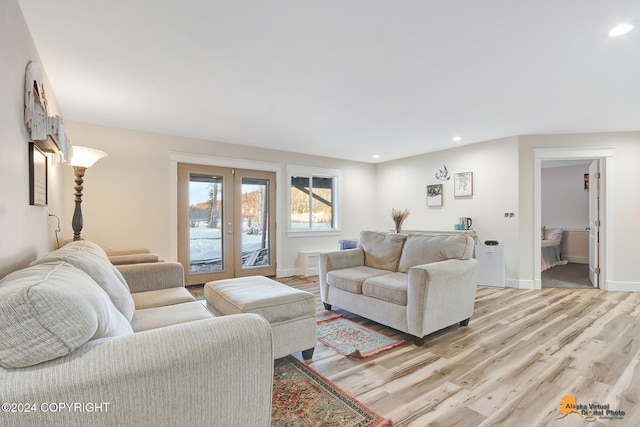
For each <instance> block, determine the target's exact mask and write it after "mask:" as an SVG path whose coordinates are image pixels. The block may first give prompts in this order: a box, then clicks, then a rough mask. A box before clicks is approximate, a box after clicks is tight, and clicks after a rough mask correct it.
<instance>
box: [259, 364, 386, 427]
mask: <svg viewBox="0 0 640 427" xmlns="http://www.w3.org/2000/svg"><path fill="white" fill-rule="evenodd" d="M271 425H272V426H273V427H285V426H286V427H307V426H309V427H311V426H313V427H338V426H339V427H388V426H391V425H392V423H391V420H389V419H385V418H382V417H381V416H380V415H378V414H376V413H375V412H373V411H372V410H371V409H369V408H367V407H366V406H364V405H363V404H362V403H360V402H359V401H357V400H356V399H355V398H354V397H352V396H350V395H349V394H347V393H346V392H344V391H343V390H341V389H340V388H338V386H336V385H335V384H333V383H332V382H331V381H329V380H328V379H326V378H325V377H324V376H322V375H321V374H319V373H318V372H316V371H315V370H314V369H312V368H310V367H309V366H307V365H305V364H304V363H303V362H301V361H299V360H298V359H296V358H295V357H293V356H287V357H284V358H282V359H277V360H275V362H274V377H273V400H272V406H271Z"/></svg>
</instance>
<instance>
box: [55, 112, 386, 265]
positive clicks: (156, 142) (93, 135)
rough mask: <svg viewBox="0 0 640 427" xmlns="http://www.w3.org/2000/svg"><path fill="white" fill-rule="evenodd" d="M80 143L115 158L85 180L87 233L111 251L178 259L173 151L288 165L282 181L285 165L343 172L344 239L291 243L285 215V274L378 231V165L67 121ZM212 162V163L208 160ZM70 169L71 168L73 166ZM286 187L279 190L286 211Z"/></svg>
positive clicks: (69, 201) (281, 229)
mask: <svg viewBox="0 0 640 427" xmlns="http://www.w3.org/2000/svg"><path fill="white" fill-rule="evenodd" d="M65 128H66V130H67V133H68V134H69V136H70V137H71V138H72V140H73V142H74V144H76V145H83V146H87V147H93V148H97V149H100V150H103V151H105V152H107V153H108V155H109V156H108V157H107V158H105V159H102V160H100V161H98V162H97V163H96V164H95V165H94V166H92V167H91V168H89V169H88V170H87V172H86V174H85V181H84V196H83V202H82V212H83V216H84V229H83V232H82V235H83V237H84V238H85V239H87V240H93V241H95V242H96V243H98V244H100V245H102V246H103V247H105V248H110V247H112V248H115V249H123V248H127V247H148V248H149V249H150V250H151V251H152V252H154V253H157V254H158V255H159V256H160V257H162V258H163V259H167V260H169V259H173V255H172V254H173V253H175V248H172V247H171V244H172V243H171V242H172V241H173V240H175V239H174V238H173V236H172V235H171V230H172V229H173V228H174V227H175V224H174V225H173V226H172V224H171V218H172V210H173V209H175V206H172V204H171V194H170V188H171V180H172V179H175V178H174V177H172V176H171V170H170V157H171V153H172V152H182V153H191V154H195V155H201V156H207V157H211V156H215V157H221V158H225V159H231V160H233V159H238V160H242V161H254V162H266V163H270V164H279V165H281V170H280V177H283V179H286V164H287V163H289V164H296V165H304V166H314V167H322V168H330V169H340V170H341V172H342V176H341V181H340V192H341V197H340V202H341V203H340V211H341V214H342V215H341V216H342V222H341V227H342V233H340V234H336V235H331V236H322V237H288V236H287V233H286V216H280V218H281V220H280V222H279V223H278V231H277V235H278V242H277V243H278V247H277V262H278V275H291V274H298V273H300V270H299V269H300V267H301V263H300V260H299V259H298V255H299V252H300V251H301V250H329V249H338V240H340V239H342V238H351V237H354V236H356V237H357V236H358V233H359V231H360V230H361V229H362V228H371V227H373V224H374V221H373V219H372V216H371V212H372V211H373V210H374V207H375V204H374V199H375V197H376V191H375V188H374V181H375V166H373V165H370V164H365V163H357V162H348V161H342V160H336V159H331V158H322V157H314V156H306V155H300V154H295V153H285V152H281V151H275V150H268V149H260V148H250V147H245V146H238V145H231V144H224V143H220V142H214V141H203V140H197V139H191V138H182V137H174V136H168V135H160V134H154V133H149V132H139V131H131V130H126V129H117V128H111V127H104V126H99V125H93V124H86V123H77V122H66V123H65ZM207 161H208V159H207ZM69 169H70V168H69ZM72 175H73V174H72V171H71V170H69V171H67V177H66V180H67V184H66V185H67V186H69V188H70V190H69V192H67V193H66V194H65V197H66V201H65V206H66V207H67V209H66V211H65V214H64V217H65V219H64V224H63V226H64V232H65V235H66V236H67V237H70V236H71V235H72V231H71V226H70V224H71V216H72V213H73V212H72V210H73V191H72V189H73V176H72ZM288 190H289V187H288V186H287V185H286V182H280V183H279V187H278V189H277V191H278V192H279V193H280V200H281V204H280V205H279V206H278V210H279V212H280V214H281V215H285V213H286V205H285V203H286V192H287V191H288Z"/></svg>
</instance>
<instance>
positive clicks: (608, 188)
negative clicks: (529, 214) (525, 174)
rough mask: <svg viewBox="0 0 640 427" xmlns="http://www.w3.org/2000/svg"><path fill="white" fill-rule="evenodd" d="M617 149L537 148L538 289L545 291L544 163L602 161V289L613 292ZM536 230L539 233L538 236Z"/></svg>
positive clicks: (535, 257) (535, 275)
mask: <svg viewBox="0 0 640 427" xmlns="http://www.w3.org/2000/svg"><path fill="white" fill-rule="evenodd" d="M614 151H615V148H613V147H602V148H594V147H589V148H581V147H573V148H571V147H569V148H535V149H533V161H534V167H533V175H534V177H533V198H534V202H533V210H534V212H533V214H534V225H533V226H534V238H533V242H534V243H533V246H534V247H533V262H534V265H533V278H534V284H533V288H534V289H542V279H541V273H542V272H541V268H540V263H541V254H540V245H541V236H540V230H542V218H541V217H542V191H541V186H542V180H541V179H542V161H543V160H589V159H601V160H602V164H603V170H602V171H600V173H601V177H602V181H601V182H602V184H603V185H602V187H601V193H600V197H601V204H600V206H601V212H600V220H601V228H600V245H599V255H600V266H601V270H600V289H602V290H605V291H606V290H609V283H611V281H612V277H613V262H612V260H613V259H614V254H613V248H614V245H613V236H614V233H613V224H612V221H610V215H609V212H613V191H612V183H613V155H614ZM536 230H538V231H537V232H536Z"/></svg>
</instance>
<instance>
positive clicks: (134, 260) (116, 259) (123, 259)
mask: <svg viewBox="0 0 640 427" xmlns="http://www.w3.org/2000/svg"><path fill="white" fill-rule="evenodd" d="M109 261H110V262H111V264H113V265H126V264H142V263H145V262H159V261H160V260H159V259H158V255H155V254H125V255H110V256H109Z"/></svg>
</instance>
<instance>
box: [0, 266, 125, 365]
mask: <svg viewBox="0 0 640 427" xmlns="http://www.w3.org/2000/svg"><path fill="white" fill-rule="evenodd" d="M132 333H133V330H132V329H131V324H130V323H129V322H128V321H127V319H126V318H125V317H124V316H123V315H122V313H120V312H119V311H118V310H117V309H116V308H115V307H114V305H113V304H112V303H111V300H110V299H109V297H108V295H107V294H106V293H105V291H104V290H103V289H102V288H101V287H100V286H98V285H97V284H96V282H95V281H94V280H93V279H92V278H91V277H89V276H88V275H87V274H86V273H84V272H83V271H81V270H79V269H77V268H75V267H73V266H72V265H71V264H68V263H65V262H56V263H46V264H38V265H35V266H32V267H28V268H25V269H23V270H18V271H15V272H13V273H11V274H9V275H8V276H6V277H5V278H4V279H2V281H0V366H2V367H3V368H21V367H25V366H31V365H35V364H38V363H42V362H46V361H48V360H52V359H56V358H58V357H61V356H65V355H67V354H69V353H71V352H72V351H74V350H75V349H76V348H78V347H80V346H81V345H82V344H84V343H86V342H87V341H89V340H93V339H98V338H105V337H113V336H118V335H128V334H132Z"/></svg>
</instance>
